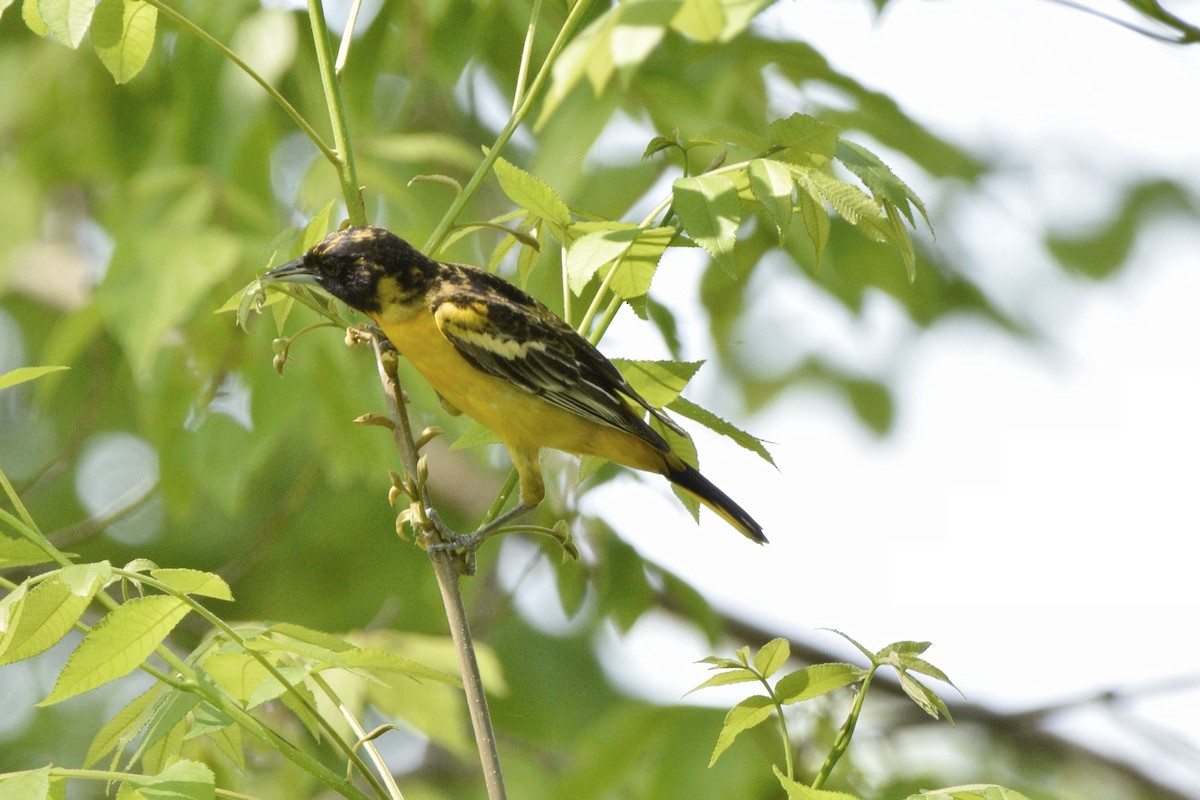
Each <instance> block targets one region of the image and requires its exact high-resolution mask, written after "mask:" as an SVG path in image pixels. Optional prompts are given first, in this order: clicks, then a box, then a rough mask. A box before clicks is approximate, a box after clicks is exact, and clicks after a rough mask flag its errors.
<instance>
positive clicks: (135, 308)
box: [96, 231, 244, 379]
mask: <svg viewBox="0 0 1200 800" xmlns="http://www.w3.org/2000/svg"><path fill="white" fill-rule="evenodd" d="M243 246H244V244H243V242H242V241H241V240H240V239H239V238H238V237H236V236H233V235H232V234H227V233H222V232H218V231H205V232H201V233H187V234H171V233H167V232H157V231H156V232H153V233H147V234H146V235H144V236H142V237H141V238H140V239H138V240H136V242H133V243H130V244H128V245H126V246H125V247H124V248H123V247H122V245H121V244H120V243H118V245H117V250H116V252H115V253H114V256H113V262H112V266H110V267H109V271H108V274H107V276H106V277H105V279H104V282H103V283H102V284H101V285H100V287H99V288H98V289H97V292H96V300H97V303H99V304H101V307H102V308H103V309H104V313H105V316H106V318H107V319H108V322H109V325H110V327H111V328H112V329H113V332H114V333H115V334H116V336H117V338H118V339H119V340H120V342H121V344H122V345H123V346H124V348H125V351H126V353H128V355H129V361H130V364H131V365H132V367H133V368H134V372H135V374H136V375H137V376H138V377H139V378H143V379H144V378H146V377H148V376H149V373H150V368H151V366H152V365H153V363H154V360H155V358H156V357H157V356H158V355H159V353H161V351H162V341H163V337H164V336H165V335H166V334H167V332H168V331H170V330H172V329H174V328H176V327H177V326H179V325H180V324H181V323H183V322H184V321H185V320H186V318H187V317H188V316H189V314H191V313H192V310H193V309H194V308H195V306H196V304H197V302H198V301H199V300H200V299H201V298H202V297H204V296H205V294H206V293H207V292H208V291H209V290H210V289H211V288H212V287H213V286H215V285H216V284H217V283H219V282H220V281H222V280H224V279H225V278H226V277H227V276H229V274H230V273H232V272H233V270H234V268H235V267H237V265H238V263H239V260H240V258H241V255H242V248H243Z"/></svg>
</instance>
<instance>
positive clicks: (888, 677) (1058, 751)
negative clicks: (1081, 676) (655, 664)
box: [658, 594, 1200, 800]
mask: <svg viewBox="0 0 1200 800" xmlns="http://www.w3.org/2000/svg"><path fill="white" fill-rule="evenodd" d="M658 603H659V605H660V607H662V608H664V609H666V610H668V611H670V612H672V613H674V614H676V615H678V616H680V617H682V618H685V617H686V615H684V614H683V612H682V609H681V608H679V606H678V605H677V604H676V603H675V602H674V601H673V600H672V599H671V598H670V597H669V596H666V595H662V594H660V595H659V597H658ZM718 613H720V612H718ZM720 617H721V626H722V629H723V631H724V632H725V633H726V634H727V635H728V636H729V637H731V638H732V639H734V640H736V641H739V642H745V643H751V644H753V643H755V642H757V643H762V642H766V641H769V640H771V639H774V638H776V637H777V636H778V635H779V634H778V632H776V631H769V630H767V629H765V628H761V627H759V626H758V625H755V624H754V623H752V622H748V621H746V620H744V619H741V618H739V617H734V616H729V615H726V614H720ZM785 638H787V639H788V644H789V645H790V647H791V652H792V656H793V657H794V658H796V659H798V660H799V661H801V662H803V663H806V664H822V663H826V662H830V661H845V660H846V657H845V654H844V653H841V652H838V651H834V650H831V649H825V648H822V647H817V646H815V645H813V644H811V643H809V642H803V641H799V640H797V639H793V638H790V637H785ZM1197 683H1200V675H1191V676H1182V677H1179V678H1175V679H1171V680H1163V681H1160V682H1157V683H1155V684H1147V685H1145V686H1142V687H1140V688H1136V689H1114V690H1109V691H1104V692H1099V693H1096V694H1094V695H1088V696H1086V697H1083V698H1078V699H1075V700H1071V701H1067V702H1063V703H1055V704H1050V705H1046V706H1042V707H1040V708H1034V709H1027V710H1025V711H1015V712H1011V713H1005V712H1000V711H994V710H992V709H990V708H987V707H986V706H983V705H979V704H977V703H969V702H967V701H965V700H958V701H950V700H947V702H946V705H947V706H948V707H949V709H950V713H951V714H953V715H954V721H955V723H956V724H958V725H962V724H964V723H970V724H973V725H977V726H979V727H980V728H982V729H983V730H985V731H986V732H987V734H988V735H989V736H991V737H993V738H994V739H995V740H997V741H1001V742H1005V743H1008V744H1010V745H1012V746H1013V747H1016V748H1019V749H1020V750H1022V751H1027V752H1031V753H1036V754H1037V756H1038V757H1040V758H1051V759H1054V760H1056V761H1060V762H1061V761H1066V760H1068V759H1069V760H1072V761H1076V762H1080V763H1083V764H1085V765H1088V766H1094V767H1103V768H1104V769H1107V770H1111V771H1112V772H1113V773H1114V774H1115V775H1118V776H1120V777H1121V778H1123V779H1125V780H1127V781H1129V783H1130V784H1131V785H1134V786H1136V787H1138V789H1139V790H1140V791H1141V792H1143V793H1144V794H1145V796H1147V797H1153V798H1155V800H1196V798H1194V797H1192V796H1190V795H1186V794H1184V793H1182V792H1181V791H1179V790H1178V789H1175V788H1174V787H1171V786H1168V785H1166V784H1164V783H1161V782H1159V781H1158V780H1156V779H1155V778H1154V777H1152V776H1150V775H1147V774H1146V773H1145V772H1143V771H1141V770H1139V769H1138V768H1137V767H1135V766H1134V765H1132V764H1129V763H1127V762H1125V761H1122V760H1119V759H1117V758H1114V757H1112V756H1108V755H1105V754H1103V753H1101V752H1099V751H1097V750H1093V749H1092V748H1090V747H1086V746H1085V745H1083V744H1080V743H1079V742H1077V741H1075V740H1073V739H1070V738H1068V737H1066V736H1061V735H1059V734H1057V733H1054V732H1052V731H1049V730H1046V729H1045V728H1043V727H1041V725H1042V724H1044V723H1046V722H1047V721H1049V720H1051V719H1052V718H1053V717H1054V716H1055V715H1057V714H1060V713H1063V712H1067V711H1072V710H1076V709H1079V708H1082V707H1084V706H1092V705H1100V706H1110V705H1111V706H1115V707H1120V706H1121V705H1122V704H1123V703H1124V702H1125V701H1128V700H1131V699H1133V698H1135V697H1141V696H1144V695H1146V694H1151V693H1158V692H1167V691H1179V690H1182V689H1184V688H1188V687H1189V686H1194V685H1196V684H1197ZM871 690H872V691H875V692H882V693H884V694H886V695H888V696H890V697H893V698H895V699H897V700H905V701H906V702H907V696H906V695H905V694H904V690H903V689H901V688H900V681H899V679H898V678H897V677H896V675H895V673H892V672H888V671H880V672H879V673H877V674H876V676H875V681H874V682H873V683H872V685H871ZM928 724H944V723H942V722H940V721H939V720H934V719H933V718H932V717H929V716H928V715H926V714H923V713H921V712H919V711H916V710H915V709H914V712H913V713H912V714H911V715H907V716H906V717H905V718H904V719H903V720H897V721H895V722H893V723H892V724H891V725H889V726H887V727H888V728H889V729H890V730H893V731H894V730H898V729H900V728H906V727H917V726H925V725H928Z"/></svg>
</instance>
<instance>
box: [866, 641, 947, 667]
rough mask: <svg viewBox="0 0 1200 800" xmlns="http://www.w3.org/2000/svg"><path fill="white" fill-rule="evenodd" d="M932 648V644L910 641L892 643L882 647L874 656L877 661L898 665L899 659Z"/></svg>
mask: <svg viewBox="0 0 1200 800" xmlns="http://www.w3.org/2000/svg"><path fill="white" fill-rule="evenodd" d="M932 646H933V642H916V641H912V640H904V641H899V642H892V643H891V644H889V645H884V647H883V648H881V649H880V651H879V652H878V653H876V654H875V657H876V658H877V659H878V660H880V661H885V662H887V663H889V664H899V663H900V659H901V658H903V657H904V656H910V655H912V656H915V655H920V654H921V653H924V652H925V651H926V650H928V649H929V648H930V647H932Z"/></svg>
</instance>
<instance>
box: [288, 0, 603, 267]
mask: <svg viewBox="0 0 1200 800" xmlns="http://www.w3.org/2000/svg"><path fill="white" fill-rule="evenodd" d="M314 1H315V0H309V2H310V3H311V2H314ZM591 4H592V0H578V2H577V3H575V6H574V7H573V8H572V9H571V11H570V13H568V14H567V18H566V20H565V21H564V22H563V26H562V28H561V29H560V30H559V32H558V36H556V37H555V39H554V43H553V44H552V45H550V50H549V52H548V53H546V60H545V61H543V62H542V66H541V68H539V69H538V71H537V74H536V75H535V76H534V78H533V82H532V83H531V84H530V86H529V91H527V92H526V93H525V96H524V97H522V98H521V101H520V103H518V104H517V105H516V108H514V109H513V112H512V115H511V116H510V117H509V118H508V123H507V124H506V125H505V126H504V129H503V130H501V131H500V133H499V135H497V136H496V140H495V141H494V142H492V146H491V147H489V148H488V151H487V153H486V154H485V155H484V157H483V161H481V162H479V166H478V167H476V168H475V174H473V175H472V176H471V179H470V180H469V181H467V184H466V186H464V187H463V190H462V192H460V193H459V194H458V195H457V196H456V197H455V198H454V200H453V201H452V202H451V203H450V207H449V208H447V209H446V213H445V214H443V215H442V218H441V220H440V221H439V222H438V224H437V225H436V226H435V227H434V229H433V232H432V233H430V234H429V238H428V239H427V240H426V242H425V247H424V248H423V251H424V252H425V253H426V254H428V255H430V256H433V255H434V254H435V253H436V252H437V251H438V249H439V248H440V247H441V246H442V243H443V242H445V240H446V236H447V235H448V234H449V232H450V228H451V226H452V225H453V224H454V221H455V220H456V219H457V218H458V215H459V214H460V213H462V210H463V209H464V208H465V207H466V205H467V202H468V201H469V200H470V199H471V198H472V197H473V196H474V195H475V192H476V191H478V190H479V187H480V185H481V184H482V183H483V180H484V178H486V177H487V175H488V173H489V172H490V171H491V169H492V165H493V164H495V163H496V159H497V158H499V157H500V151H501V150H503V149H504V146H505V145H506V144H508V140H509V139H511V138H512V135H513V134H514V133H516V130H517V128H518V127H520V125H521V123H522V122H523V121H524V120H525V117H527V116H528V115H529V111H530V109H532V108H533V101H534V100H535V99H536V98H537V97H538V95H539V94H541V90H542V86H543V85H545V83H546V79H547V78H549V77H550V67H551V66H552V65H553V64H554V60H555V59H556V58H557V57H558V54H559V52H560V51H561V50H562V48H563V47H564V46H566V43H567V40H568V39H569V38H570V37H571V34H573V33H574V32H575V28H576V27H577V26H578V25H579V21H580V20H581V19H582V18H583V16H584V14H585V13H586V12H587V9H588V7H589V6H591Z"/></svg>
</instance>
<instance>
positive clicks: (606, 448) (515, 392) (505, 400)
mask: <svg viewBox="0 0 1200 800" xmlns="http://www.w3.org/2000/svg"><path fill="white" fill-rule="evenodd" d="M372 316H373V318H374V320H375V323H376V324H377V325H379V327H380V328H382V329H383V332H384V333H385V334H386V335H387V337H388V339H390V340H391V342H392V344H394V345H395V346H396V349H397V350H398V351H399V352H400V354H401V355H403V356H404V357H405V358H406V359H408V361H409V363H411V364H412V365H413V366H414V367H416V368H417V370H418V371H419V372H420V373H421V374H422V375H424V376H425V379H426V380H427V381H429V383H430V385H431V386H433V388H434V389H436V390H437V392H438V394H440V395H441V396H442V397H444V398H445V399H446V400H447V401H448V402H449V403H450V404H451V405H453V406H455V407H457V408H458V409H459V410H461V411H462V412H463V413H464V414H466V415H467V416H469V417H471V418H472V419H474V420H476V421H477V422H479V423H480V424H482V425H483V426H484V427H486V428H488V429H490V430H492V431H494V432H495V433H496V435H497V436H499V437H500V439H501V441H503V442H504V443H505V444H506V445H507V446H508V447H509V449H510V450H515V451H516V452H518V453H522V454H526V455H530V456H532V457H534V458H536V453H537V451H538V450H539V449H541V448H543V447H550V448H553V449H555V450H563V451H566V452H568V453H575V454H579V455H595V456H600V457H601V458H606V459H608V460H609V461H614V462H616V463H618V464H623V465H625V466H628V467H633V468H635V469H643V470H650V471H653V472H662V471H664V469H665V462H664V460H663V454H662V453H659V452H658V451H657V450H656V449H655V448H653V447H651V446H650V445H649V444H647V443H646V442H645V441H643V440H642V439H640V438H639V437H637V436H634V435H633V434H631V433H628V432H626V431H622V430H618V429H617V428H614V427H612V426H610V425H604V424H601V423H599V422H596V421H594V420H591V419H588V418H586V417H583V416H580V415H579V414H575V413H573V412H571V411H568V410H566V409H563V408H560V407H558V406H555V405H552V404H550V403H547V402H546V401H545V400H542V399H541V398H540V397H538V396H537V395H534V394H531V393H529V392H526V391H524V390H522V389H520V388H518V387H516V386H514V385H512V384H510V383H508V382H507V381H504V380H502V379H500V378H497V377H495V376H493V375H489V374H488V373H486V372H483V371H482V370H479V369H477V368H476V367H474V366H472V365H471V363H470V362H469V361H467V360H466V359H465V358H463V357H462V355H460V354H459V352H458V350H456V349H455V347H454V345H453V344H452V343H451V342H450V341H449V340H448V339H447V338H446V337H445V336H443V335H442V332H441V331H440V330H439V329H438V326H437V323H436V321H435V320H434V318H433V315H432V314H430V313H428V312H424V313H418V314H412V315H409V316H407V318H405V319H399V318H397V317H394V316H393V317H391V318H390V319H389V318H388V317H387V316H386V315H372Z"/></svg>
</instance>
